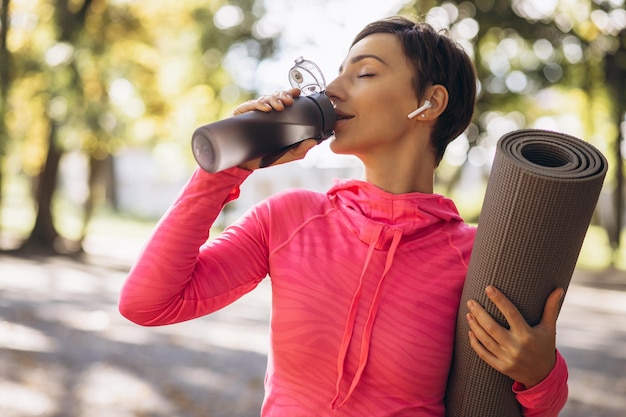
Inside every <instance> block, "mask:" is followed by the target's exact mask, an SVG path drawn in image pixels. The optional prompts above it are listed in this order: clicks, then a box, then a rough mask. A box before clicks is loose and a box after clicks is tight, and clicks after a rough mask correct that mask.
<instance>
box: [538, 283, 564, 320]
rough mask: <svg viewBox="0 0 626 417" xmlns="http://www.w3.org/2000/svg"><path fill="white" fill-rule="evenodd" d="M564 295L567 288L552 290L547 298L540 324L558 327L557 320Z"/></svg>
mask: <svg viewBox="0 0 626 417" xmlns="http://www.w3.org/2000/svg"><path fill="white" fill-rule="evenodd" d="M564 295H565V290H563V288H557V289H556V290H554V291H552V293H551V294H550V295H549V296H548V299H547V300H546V305H545V307H544V309H543V315H542V316H541V321H540V322H539V324H540V325H542V326H547V327H550V328H554V329H556V320H557V318H558V317H559V310H560V308H561V300H562V299H563V296H564Z"/></svg>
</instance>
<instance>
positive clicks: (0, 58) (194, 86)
mask: <svg viewBox="0 0 626 417" xmlns="http://www.w3.org/2000/svg"><path fill="white" fill-rule="evenodd" d="M393 14H402V15H405V16H408V17H411V18H416V19H423V20H426V21H428V22H430V23H432V24H433V25H434V26H436V27H438V28H441V29H446V30H448V31H449V32H450V33H451V35H452V36H453V37H454V38H455V39H456V40H457V41H458V42H459V43H461V44H462V45H463V47H464V48H465V49H466V50H467V51H468V53H469V54H470V56H471V57H472V58H473V60H474V62H475V65H476V68H477V71H478V75H479V80H480V86H479V97H478V102H477V106H476V113H475V116H474V120H473V123H472V124H471V126H470V127H469V128H468V129H467V131H466V132H465V133H464V134H463V135H462V136H460V137H459V138H457V139H456V140H455V141H454V142H453V143H452V144H451V145H450V146H449V147H448V150H447V152H446V156H445V158H444V160H443V162H442V164H441V166H440V168H439V169H438V172H437V178H436V191H437V192H438V193H442V194H445V195H447V196H449V197H451V198H452V199H454V200H455V202H456V203H457V206H458V208H459V210H460V212H461V214H462V215H463V217H464V218H465V219H466V220H467V221H468V222H474V223H475V222H477V221H478V216H479V213H480V208H481V205H482V197H483V194H484V190H485V187H486V180H487V178H488V176H489V172H490V168H491V161H492V159H493V155H494V152H495V144H496V142H497V140H498V139H499V138H500V137H501V136H502V135H503V134H505V133H507V132H510V131H512V130H516V129H519V128H542V129H551V130H558V131H561V132H565V133H569V134H571V135H574V136H577V137H579V138H581V139H584V140H586V141H588V142H590V143H592V144H593V145H595V146H596V147H597V148H599V149H600V150H601V151H602V152H603V153H604V155H605V156H606V157H607V159H608V161H609V172H608V174H607V178H606V180H605V183H604V189H603V191H602V193H601V196H600V200H599V203H598V206H597V210H596V213H595V215H594V218H593V221H592V225H591V226H590V228H589V231H588V234H587V237H586V239H585V243H584V245H583V248H582V251H581V256H580V259H579V264H578V267H577V271H576V274H575V277H574V280H573V284H574V285H573V289H572V290H571V291H570V293H568V298H567V299H566V304H565V306H564V309H566V311H567V312H568V313H569V314H563V315H562V318H561V319H560V323H561V324H560V325H561V327H562V328H561V331H560V334H564V336H563V337H561V339H560V340H563V342H561V343H562V345H561V346H560V348H561V349H562V350H563V351H564V353H565V354H566V355H565V356H566V359H568V360H570V361H571V367H572V369H571V370H572V384H571V388H572V393H573V395H572V396H571V398H570V403H569V404H568V407H567V408H566V411H565V412H564V414H563V415H567V416H570V417H572V416H578V415H580V416H583V415H584V416H587V417H589V416H613V415H615V416H618V415H619V416H623V415H624V413H626V402H625V401H624V397H625V395H626V377H624V375H626V354H624V353H623V352H626V321H625V320H624V317H625V314H626V310H625V309H624V305H626V296H625V294H626V293H624V290H625V289H626V272H625V271H626V249H625V245H624V239H625V234H624V233H625V232H624V215H625V214H626V208H625V197H624V193H625V192H626V186H625V185H624V178H625V173H624V159H625V157H624V155H625V154H626V141H625V140H624V137H625V136H626V10H625V5H624V0H588V1H586V0H511V1H504V0H478V1H473V2H469V1H445V2H438V1H428V0H424V1H420V0H413V1H405V0H388V1H373V0H372V1H370V0H332V1H331V0H316V1H307V0H301V1H293V0H291V1H288V0H237V1H223V0H204V1H199V0H188V1H175V0H161V1H149V0H59V1H52V0H1V5H0V415H1V416H3V417H4V416H35V415H37V416H39V415H41V416H67V417H73V416H83V415H85V416H86V415H89V416H99V415H102V416H111V415H115V416H201V415H202V416H222V415H223V416H226V415H229V416H233V415H241V416H248V415H251V416H252V415H258V407H259V403H260V401H261V399H262V383H263V372H264V366H265V355H266V353H267V351H266V347H265V344H266V342H267V340H266V326H267V319H268V317H269V307H268V305H269V304H268V303H269V293H268V289H267V288H265V287H264V286H263V285H262V286H261V288H259V290H258V291H255V292H254V293H253V294H250V295H249V296H247V297H245V298H244V299H242V300H241V301H239V302H237V303H235V305H233V306H231V307H229V308H228V309H226V310H224V311H222V312H219V313H217V314H215V315H214V316H211V317H210V318H206V320H205V319H201V320H199V321H197V322H194V323H187V324H182V325H177V326H171V327H169V328H161V329H143V328H139V327H137V326H134V325H130V324H128V323H126V322H125V321H124V320H122V319H121V318H120V317H119V314H118V313H117V309H116V305H115V304H116V302H117V293H118V292H119V286H120V285H121V282H122V280H123V278H124V275H125V273H126V271H127V270H128V268H129V267H130V265H131V264H132V262H133V259H134V258H135V256H136V255H137V253H138V251H139V250H140V248H141V245H142V244H143V242H145V240H146V238H147V237H148V235H149V233H150V230H151V228H152V227H153V225H154V224H155V222H156V221H157V220H158V218H159V216H160V215H161V214H162V213H163V212H164V211H165V210H166V209H167V207H168V206H169V204H170V203H171V202H172V200H173V198H174V197H175V196H176V194H177V193H178V191H179V190H180V188H181V187H182V185H183V184H184V183H185V181H186V180H187V178H188V177H189V175H190V174H191V172H192V171H193V170H194V169H195V166H196V165H195V162H194V160H193V155H192V153H191V145H190V141H191V135H192V133H193V131H194V130H195V128H196V127H198V126H200V125H203V124H206V123H210V122H213V121H216V120H219V119H221V118H224V117H227V116H228V115H229V114H230V112H231V111H232V109H233V108H234V107H235V106H236V105H237V104H239V103H241V102H243V101H245V100H248V99H250V98H253V97H255V96H257V95H260V94H267V93H272V92H274V91H276V90H282V89H286V88H288V87H289V83H288V79H287V71H288V70H289V68H290V67H291V66H292V65H293V61H294V60H295V59H296V58H298V57H299V56H304V57H305V58H307V59H310V60H312V61H314V62H316V63H317V64H318V65H319V66H320V67H321V69H322V71H323V72H324V74H325V76H326V80H327V81H330V80H332V79H333V78H334V76H335V74H336V73H337V69H338V67H339V64H340V63H341V61H342V60H343V58H344V57H345V55H346V53H347V51H348V47H349V45H350V43H351V40H352V38H353V36H354V35H355V34H356V33H357V32H358V31H359V30H360V29H361V28H362V27H363V26H364V25H365V24H367V23H369V22H370V21H373V20H375V19H378V18H381V17H385V16H389V15H393ZM451 93H454V92H451ZM360 170H361V167H360V165H359V163H358V162H357V161H356V160H354V159H352V158H350V157H345V156H337V155H333V154H332V153H331V152H330V151H329V149H328V147H327V144H325V143H322V144H321V145H319V146H317V147H316V148H315V149H314V150H313V151H311V152H310V153H309V155H307V157H306V158H305V159H304V160H303V161H299V162H295V163H292V164H287V165H283V166H279V167H274V168H269V169H266V170H261V171H257V172H256V173H255V174H254V175H253V176H251V177H250V178H249V179H248V180H247V181H246V183H245V184H244V187H243V189H242V194H241V198H240V199H238V200H237V201H235V202H233V203H231V204H229V205H228V206H227V208H226V209H225V211H224V213H223V214H222V216H221V217H220V219H219V222H218V224H217V225H216V229H217V230H216V231H217V232H219V229H220V228H222V227H224V226H225V225H227V224H228V223H230V222H231V221H232V220H234V219H235V218H236V217H237V216H239V215H240V214H241V213H242V212H243V211H244V210H246V209H247V208H248V207H249V206H250V205H251V204H254V203H256V202H257V201H259V200H261V199H262V198H265V197H266V196H268V195H270V194H272V193H275V192H276V191H279V190H281V189H284V188H288V187H304V188H310V189H315V190H319V191H323V190H325V189H327V188H328V187H329V186H330V184H331V182H332V180H333V178H337V177H351V176H359V175H360ZM568 354H569V356H568Z"/></svg>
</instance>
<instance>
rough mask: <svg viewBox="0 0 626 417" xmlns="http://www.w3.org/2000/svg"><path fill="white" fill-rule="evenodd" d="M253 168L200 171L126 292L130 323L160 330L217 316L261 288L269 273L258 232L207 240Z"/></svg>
mask: <svg viewBox="0 0 626 417" xmlns="http://www.w3.org/2000/svg"><path fill="white" fill-rule="evenodd" d="M249 174H250V171H246V170H243V169H239V168H232V169H229V170H226V171H222V172H219V173H216V174H209V173H207V172H204V171H202V170H200V169H198V170H196V172H194V174H193V176H192V177H191V179H190V180H189V182H188V183H187V185H186V186H185V187H184V188H183V191H182V192H181V194H180V195H179V196H178V197H177V199H176V200H175V202H174V204H173V205H172V206H171V207H170V209H169V210H168V211H167V213H165V215H164V216H163V217H162V219H161V220H160V221H159V223H158V225H157V226H156V229H155V230H154V232H153V234H152V236H151V237H150V239H149V241H148V242H147V244H146V246H145V247H144V249H143V251H142V253H141V255H140V256H139V258H138V260H137V262H136V263H135V265H134V266H133V268H132V269H131V271H130V273H129V275H128V277H127V279H126V281H125V283H124V285H123V287H122V291H121V295H120V300H119V309H120V312H121V314H122V315H123V316H124V317H126V318H128V319H129V320H131V321H133V322H135V323H138V324H141V325H145V326H156V325H163V324H171V323H176V322H180V321H185V320H189V319H192V318H195V317H198V316H202V315H205V314H208V313H210V312H212V311H215V310H217V309H219V308H221V307H224V306H225V305H228V304H229V303H231V302H233V301H234V300H236V299H238V298H239V297H241V296H242V295H243V294H245V293H246V292H248V291H250V290H251V289H253V288H254V287H255V286H256V285H257V284H258V283H259V281H260V280H261V279H263V277H265V275H266V273H267V256H266V255H264V254H263V248H262V246H261V245H259V244H258V243H257V242H255V240H258V230H253V228H252V227H251V226H252V225H253V222H248V226H249V228H250V229H251V230H246V232H245V233H242V232H240V233H229V237H228V238H227V239H225V238H222V237H218V238H216V239H214V240H211V241H207V239H208V238H209V230H210V228H211V226H212V224H213V222H214V221H215V219H216V218H217V216H218V215H219V213H220V211H221V210H222V208H223V206H224V205H225V204H226V203H227V202H229V201H231V200H233V199H235V198H237V197H238V195H239V185H240V184H241V182H242V181H243V180H244V179H245V178H247V176H248V175H249Z"/></svg>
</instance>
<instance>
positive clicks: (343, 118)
mask: <svg viewBox="0 0 626 417" xmlns="http://www.w3.org/2000/svg"><path fill="white" fill-rule="evenodd" d="M335 115H336V116H337V120H336V121H335V130H337V129H338V128H339V127H340V126H341V125H342V124H344V123H345V121H346V120H350V119H352V118H353V117H354V116H352V115H350V114H348V113H344V112H343V111H341V110H338V109H335Z"/></svg>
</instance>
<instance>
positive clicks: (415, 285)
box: [120, 17, 567, 417]
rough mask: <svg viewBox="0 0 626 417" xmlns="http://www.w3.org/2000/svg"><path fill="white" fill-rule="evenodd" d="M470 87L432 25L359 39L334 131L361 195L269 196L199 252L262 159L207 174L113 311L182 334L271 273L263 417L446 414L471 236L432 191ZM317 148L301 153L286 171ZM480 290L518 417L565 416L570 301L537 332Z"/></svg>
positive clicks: (178, 205) (491, 344)
mask: <svg viewBox="0 0 626 417" xmlns="http://www.w3.org/2000/svg"><path fill="white" fill-rule="evenodd" d="M475 83H476V81H475V75H474V70H473V67H472V64H471V62H470V60H469V58H468V57H467V55H466V54H465V53H464V52H463V51H462V49H461V48H460V47H458V46H457V45H456V44H455V43H454V42H452V41H451V40H450V39H449V38H447V37H446V36H444V35H442V34H439V33H436V32H435V31H433V29H432V28H431V27H430V26H429V25H427V24H415V23H414V22H411V21H409V20H406V19H404V18H399V17H396V18H390V19H384V20H381V21H378V22H374V23H372V24H370V25H368V26H366V27H365V28H364V29H363V31H362V32H361V33H360V34H359V35H357V37H356V38H355V40H354V43H353V44H352V46H351V48H350V50H349V53H348V55H347V57H346V59H345V60H344V62H343V64H342V65H341V67H340V69H339V75H338V76H337V78H336V79H335V80H334V81H333V82H331V83H330V84H329V85H328V88H327V90H326V94H327V95H328V97H329V98H330V99H331V101H332V102H333V104H334V106H335V108H336V112H337V116H338V120H337V123H336V126H335V135H334V138H333V139H332V142H331V144H330V146H331V149H332V150H333V151H334V152H336V153H341V154H352V155H356V156H357V157H358V158H359V159H360V160H361V161H362V162H363V164H364V167H365V180H364V181H359V180H345V181H337V182H336V183H335V185H334V186H333V187H332V188H331V189H330V190H329V191H328V192H327V193H325V194H321V193H315V192H311V191H304V190H293V191H288V192H283V193H280V194H278V195H275V196H272V197H270V198H268V199H267V200H266V201H264V202H262V203H260V204H258V205H257V206H255V207H253V208H252V209H251V210H250V211H249V212H248V213H247V214H245V215H244V216H243V217H242V218H241V219H240V220H239V221H237V222H236V224H234V225H232V226H231V227H229V228H228V229H227V230H225V231H224V232H223V233H222V234H221V235H220V236H218V237H216V238H215V239H212V240H210V241H207V239H208V231H209V229H210V227H211V225H212V223H213V221H214V220H215V218H216V217H217V216H218V214H219V212H220V210H221V209H222V207H223V206H224V204H226V203H227V202H228V201H231V200H232V199H234V198H237V196H238V194H239V185H240V184H241V183H242V182H243V181H244V180H245V179H246V178H247V177H248V176H249V175H250V174H251V173H252V171H253V170H254V169H256V168H257V167H258V161H252V162H249V163H246V164H242V165H241V166H240V167H235V168H231V169H228V170H225V171H223V172H219V173H216V174H209V173H207V172H204V171H202V170H197V171H196V172H195V173H194V174H193V176H192V178H191V179H190V181H189V183H188V184H187V186H186V187H185V188H184V190H183V192H182V194H181V195H180V196H179V197H178V199H177V200H176V202H175V203H174V205H173V206H172V207H171V209H170V210H169V211H168V213H166V214H165V216H164V217H163V219H162V220H161V222H160V223H159V225H158V226H157V228H156V230H155V232H154V235H153V236H152V237H151V239H150V241H149V242H148V244H147V247H146V248H145V250H144V251H143V253H142V255H141V256H140V258H139V260H138V261H137V264H136V265H135V266H134V268H133V269H132V271H131V273H130V275H129V277H128V279H127V281H126V283H125V285H124V288H123V290H122V295H121V299H120V311H121V312H122V314H123V315H124V316H126V317H127V318H128V319H130V320H132V321H134V322H137V323H139V324H142V325H146V326H154V325H163V324H171V323H175V322H180V321H184V320H189V319H192V318H195V317H199V316H202V315H206V314H209V313H211V312H213V311H215V310H218V309H220V308H222V307H224V306H226V305H227V304H229V303H231V302H233V301H235V300H236V299H238V298H239V297H240V296H242V295H243V294H245V293H247V292H248V291H251V290H252V289H253V288H254V287H255V286H256V285H257V284H258V283H259V282H260V281H261V280H262V279H264V278H265V277H266V276H268V275H269V277H270V279H271V283H272V294H273V295H272V318H271V329H270V332H271V347H270V354H269V360H268V368H267V375H266V383H265V389H266V394H265V399H264V402H263V406H262V413H261V414H262V415H263V416H289V417H296V416H377V417H379V416H444V414H445V410H444V404H443V398H444V394H445V389H446V379H447V376H448V371H449V368H450V361H451V356H452V349H453V341H454V329H455V321H456V316H457V310H458V308H459V305H458V304H459V300H460V296H461V289H462V286H463V280H464V279H465V274H466V271H467V263H468V260H469V256H470V252H471V248H472V244H473V239H474V235H475V229H474V228H472V227H469V226H468V225H466V224H465V223H464V222H463V220H462V219H461V218H460V216H459V214H458V212H457V210H456V208H455V206H454V204H453V203H452V202H451V201H450V200H448V199H447V198H445V197H443V196H439V195H436V194H433V175H434V170H435V168H436V167H437V165H438V163H439V161H440V160H441V158H442V156H443V153H444V150H445V148H446V145H447V144H448V143H449V142H450V141H452V140H453V139H454V138H455V137H457V136H458V135H459V134H461V133H462V132H463V131H464V130H465V128H466V127H467V125H468V124H469V122H470V119H471V116H472V112H473V106H474V100H475V85H476V84H475ZM298 95H299V91H298V90H297V89H292V90H289V91H286V92H282V93H277V94H274V95H271V96H265V97H261V98H259V99H257V100H253V101H250V102H247V103H244V104H242V105H241V106H239V107H238V108H237V109H236V111H235V114H239V113H243V112H246V111H251V110H261V111H281V110H283V109H284V107H285V106H289V105H291V104H292V103H293V98H294V97H297V96H298ZM314 145H315V141H313V140H310V141H305V142H303V144H302V145H301V146H299V147H298V148H295V149H294V150H293V151H292V152H290V153H289V154H288V155H286V156H284V157H283V158H282V159H281V160H280V161H278V162H279V163H283V162H287V161H290V160H294V159H299V158H302V157H303V156H304V155H305V154H306V152H307V151H308V149H310V148H311V147H312V146H314ZM486 291H487V294H488V296H489V297H490V299H491V300H492V301H493V302H494V303H495V304H496V305H497V306H498V307H499V308H500V309H501V310H502V311H503V313H504V314H505V316H506V318H507V319H508V320H509V324H510V325H511V329H510V330H507V329H505V328H503V327H501V326H499V325H497V324H496V323H495V321H494V320H493V319H492V318H491V317H490V316H489V315H488V314H487V313H486V312H485V310H483V308H482V307H481V306H480V305H478V304H477V303H470V305H468V306H467V308H468V309H469V312H468V316H467V317H468V320H469V323H470V328H471V330H472V331H471V332H470V335H469V336H468V337H470V338H471V342H472V346H473V348H474V349H475V350H476V352H477V353H478V354H479V355H480V357H481V358H483V359H484V360H485V361H487V363H489V364H490V365H491V366H493V367H494V368H495V369H497V370H498V371H500V372H503V373H505V374H506V375H508V376H510V377H511V378H513V379H514V380H515V381H517V382H516V383H515V385H514V386H513V387H512V388H513V389H514V390H515V392H516V395H517V399H518V400H519V401H520V403H521V404H522V406H523V410H524V415H525V416H556V415H557V414H558V411H559V410H560V409H561V408H562V407H563V405H564V403H565V400H566V397H567V385H566V384H567V382H566V381H567V368H566V365H565V362H564V361H563V359H562V357H561V356H560V355H559V354H558V352H556V349H555V333H556V332H555V326H556V315H557V311H558V305H559V301H560V297H561V296H562V294H563V292H562V290H560V289H558V290H555V292H554V293H553V294H552V295H551V296H550V297H549V299H548V301H547V303H546V308H545V313H544V317H543V319H542V321H541V323H540V324H539V325H538V326H536V327H534V328H530V327H529V326H528V325H526V323H525V322H524V321H523V319H522V318H521V316H520V314H519V312H518V311H517V309H516V308H515V307H514V306H513V305H512V304H511V303H510V301H509V300H508V299H506V297H504V295H503V294H502V293H500V292H499V291H498V290H497V289H495V288H491V287H490V288H488V289H486ZM462 308H465V306H462Z"/></svg>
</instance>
